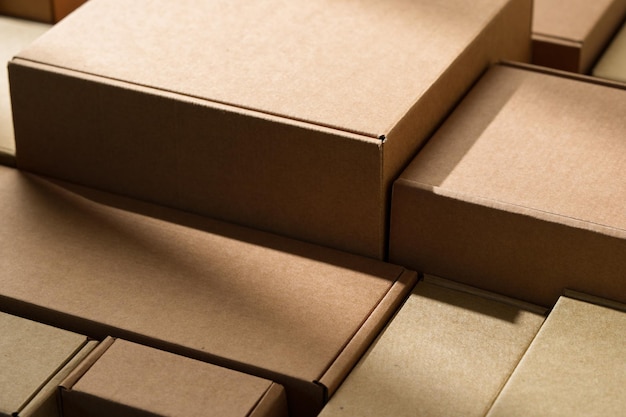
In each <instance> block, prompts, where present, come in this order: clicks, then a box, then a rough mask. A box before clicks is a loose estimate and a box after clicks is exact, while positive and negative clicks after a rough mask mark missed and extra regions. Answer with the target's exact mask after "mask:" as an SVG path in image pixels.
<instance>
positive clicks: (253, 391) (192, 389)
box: [60, 338, 287, 417]
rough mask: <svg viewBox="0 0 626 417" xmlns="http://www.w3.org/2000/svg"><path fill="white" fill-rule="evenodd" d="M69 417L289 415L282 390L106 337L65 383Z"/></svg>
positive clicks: (64, 401)
mask: <svg viewBox="0 0 626 417" xmlns="http://www.w3.org/2000/svg"><path fill="white" fill-rule="evenodd" d="M60 386H61V404H62V410H63V416H64V417H110V416H116V417H131V416H139V415H141V416H144V415H150V416H155V417H156V416H170V417H174V416H180V417H183V416H184V417H287V400H286V397H285V391H284V389H283V387H282V386H280V385H278V384H276V383H274V382H272V381H268V380H266V379H262V378H258V377H255V376H251V375H246V374H244V373H241V372H236V371H233V370H230V369H226V368H221V367H219V366H215V365H211V364H208V363H204V362H199V361H197V360H194V359H189V358H186V357H183V356H179V355H175V354H173V353H169V352H165V351H162V350H157V349H153V348H150V347H146V346H142V345H139V344H135V343H131V342H128V341H125V340H121V339H113V338H107V339H106V340H105V341H104V342H102V344H101V345H100V346H99V347H98V349H97V351H94V352H93V353H92V354H91V355H90V356H89V358H87V360H85V361H84V362H83V363H82V364H81V366H80V367H78V368H76V370H75V371H74V372H73V373H72V374H71V375H69V376H68V377H67V378H66V379H65V380H64V381H63V382H62V383H61V385H60Z"/></svg>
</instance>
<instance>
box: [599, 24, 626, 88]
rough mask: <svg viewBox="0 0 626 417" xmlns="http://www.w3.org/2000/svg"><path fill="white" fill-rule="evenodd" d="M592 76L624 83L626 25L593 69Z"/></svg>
mask: <svg viewBox="0 0 626 417" xmlns="http://www.w3.org/2000/svg"><path fill="white" fill-rule="evenodd" d="M592 74H593V75H594V76H595V77H601V78H607V79H610V80H615V81H620V82H623V83H626V24H625V25H623V26H622V28H621V29H620V30H619V32H618V33H617V35H615V38H613V40H612V41H611V43H610V44H609V46H608V47H607V48H606V51H604V53H603V54H602V56H601V57H600V59H599V60H598V63H597V64H596V66H595V67H593V71H592Z"/></svg>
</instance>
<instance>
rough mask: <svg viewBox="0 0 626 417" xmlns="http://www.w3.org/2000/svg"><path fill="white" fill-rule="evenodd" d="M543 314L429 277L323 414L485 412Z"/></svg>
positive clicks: (425, 416) (469, 416)
mask: <svg viewBox="0 0 626 417" xmlns="http://www.w3.org/2000/svg"><path fill="white" fill-rule="evenodd" d="M544 313H545V311H544V310H543V309H541V308H538V307H535V306H532V305H527V304H525V303H521V302H516V301H515V300H509V299H506V298H504V297H500V296H497V295H495V294H490V293H486V292H483V291H477V290H475V289H472V288H468V287H464V286H461V285H458V284H453V283H451V282H449V281H444V280H440V279H435V278H432V277H428V276H427V277H426V279H425V281H423V282H419V283H418V284H417V286H416V287H415V290H414V291H413V294H411V296H410V297H409V299H408V300H407V301H406V303H405V304H404V305H403V306H402V308H401V309H400V311H399V312H398V314H397V315H396V316H395V317H394V318H393V320H392V321H391V322H390V324H389V325H388V327H387V328H386V329H385V330H384V332H383V333H382V334H381V336H380V337H379V338H378V340H377V341H376V342H375V343H374V344H373V345H372V347H371V348H370V350H369V351H368V352H367V354H366V355H365V356H364V357H363V359H362V360H361V361H360V362H359V364H358V365H357V366H356V367H355V369H354V370H353V371H352V373H351V374H350V375H349V376H348V378H347V379H346V381H345V382H344V383H343V384H342V385H341V387H340V388H339V390H338V391H337V393H336V394H335V396H334V397H333V398H331V400H330V402H329V403H328V404H327V405H326V406H325V407H324V409H323V410H322V413H321V414H320V417H335V416H352V417H368V416H371V417H379V416H394V417H405V416H406V417H414V416H420V417H448V416H465V417H473V416H475V417H483V416H484V415H485V413H486V412H487V411H488V410H489V407H490V406H491V404H492V403H493V400H494V399H495V398H496V396H497V395H498V393H499V392H500V390H501V389H502V387H503V386H504V384H505V382H506V381H507V379H508V378H509V377H510V375H511V373H512V372H513V370H514V369H515V367H516V366H517V364H518V362H519V360H520V358H521V357H522V355H523V354H524V353H525V351H526V349H527V348H528V346H529V345H530V343H531V341H532V340H533V337H534V336H535V334H536V333H537V331H538V330H539V327H540V326H541V324H542V323H543V320H544V316H543V314H544Z"/></svg>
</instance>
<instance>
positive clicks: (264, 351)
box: [0, 167, 416, 417]
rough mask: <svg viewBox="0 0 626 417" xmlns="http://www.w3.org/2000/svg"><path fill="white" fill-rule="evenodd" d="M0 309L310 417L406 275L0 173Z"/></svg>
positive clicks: (396, 296) (399, 293)
mask: <svg viewBox="0 0 626 417" xmlns="http://www.w3.org/2000/svg"><path fill="white" fill-rule="evenodd" d="M0 194H1V197H0V198H1V199H2V204H1V205H0V219H1V227H0V253H1V254H2V256H1V257H0V270H1V271H3V273H2V274H0V308H2V309H5V310H10V311H13V312H19V313H20V314H22V315H24V316H30V317H33V318H37V319H39V320H42V321H47V322H49V323H52V324H56V325H59V326H63V327H66V328H69V329H74V330H77V331H78V330H80V331H81V332H84V333H85V334H87V335H90V336H92V337H94V338H98V339H102V338H104V337H106V336H108V335H110V336H114V337H120V338H124V339H127V340H129V341H133V342H137V343H142V344H145V345H148V346H152V347H155V348H160V349H163V350H167V351H172V352H174V353H178V354H182V355H184V356H189V357H192V358H195V359H200V360H203V361H206V362H210V363H214V364H216V365H220V366H225V367H228V368H232V369H235V370H239V371H242V372H246V373H250V374H253V375H256V376H260V377H262V378H266V379H269V380H272V381H276V382H277V383H280V384H281V385H283V386H284V387H285V389H286V391H287V396H288V401H289V406H290V410H291V415H292V416H296V417H298V416H304V417H306V416H314V415H315V414H316V413H317V412H318V411H319V410H320V409H321V407H322V404H323V403H324V401H325V400H326V398H327V396H330V395H332V393H333V392H334V391H335V390H336V389H337V387H338V386H339V384H340V382H341V381H342V380H343V378H344V377H345V376H346V375H347V373H348V372H349V370H350V369H351V368H352V366H353V365H354V364H355V363H356V362H357V360H358V358H359V357H360V355H361V354H362V353H363V352H364V351H365V349H366V348H367V346H368V345H369V343H371V341H372V340H373V339H374V338H375V336H376V334H377V333H378V332H379V331H380V329H381V328H382V327H383V326H384V325H385V323H386V322H387V320H388V319H389V317H390V316H391V314H393V312H394V311H395V309H396V308H397V307H398V305H399V304H400V303H401V302H402V300H403V299H404V297H405V296H406V295H407V293H408V292H409V291H410V289H411V287H412V285H413V284H414V282H415V279H416V274H415V273H414V272H410V271H407V270H405V269H404V268H402V267H399V266H396V265H391V264H388V263H384V262H381V261H377V260H373V259H370V258H364V257H359V256H355V255H350V254H347V253H344V252H339V251H335V250H331V249H327V248H323V247H318V246H314V245H310V244H306V243H302V242H299V241H295V240H291V239H287V238H283V237H278V236H275V235H271V234H267V233H263V232H259V231H256V230H252V229H246V228H242V227H238V226H234V225H231V224H227V223H221V222H217V221H214V220H211V219H208V218H205V217H201V216H195V215H191V214H188V213H184V212H179V211H175V210H171V209H167V208H164V207H161V206H155V205H150V204H144V203H141V202H138V201H134V200H131V199H125V198H120V197H116V196H114V195H110V194H106V193H100V192H96V191H94V190H91V189H87V188H80V187H77V186H71V185H69V184H64V183H61V182H54V181H51V180H47V179H44V178H41V177H37V176H34V175H29V174H25V173H21V172H20V171H17V170H14V169H11V168H6V167H0Z"/></svg>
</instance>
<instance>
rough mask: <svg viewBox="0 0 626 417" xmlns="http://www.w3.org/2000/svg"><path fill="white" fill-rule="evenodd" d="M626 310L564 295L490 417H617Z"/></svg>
mask: <svg viewBox="0 0 626 417" xmlns="http://www.w3.org/2000/svg"><path fill="white" fill-rule="evenodd" d="M625 328H626V305H624V304H619V303H614V302H610V301H608V300H606V301H605V300H600V299H597V298H594V297H587V296H586V295H584V294H575V293H571V292H570V293H568V292H566V296H563V297H561V298H560V299H559V301H558V303H557V304H556V306H555V307H554V309H553V310H552V312H551V313H550V315H549V316H548V318H547V319H546V322H545V324H544V325H543V327H542V328H541V330H540V331H539V333H538V334H537V338H536V339H535V340H534V341H533V343H532V345H531V346H530V348H529V349H528V352H527V353H526V355H524V358H523V359H522V361H521V362H520V364H519V366H518V368H517V369H516V370H515V372H514V373H513V375H512V376H511V379H510V380H509V381H508V382H507V384H506V386H505V387H504V389H503V390H502V393H501V394H500V395H499V396H498V398H497V400H496V401H495V403H494V405H493V407H492V409H491V410H490V412H489V414H487V416H488V417H504V416H506V417H518V416H520V417H521V416H549V417H558V416H562V417H583V416H585V417H586V416H621V415H623V414H624V410H626V396H624V387H625V386H626V369H625V368H624V366H625V364H626V333H625V332H624V329H625Z"/></svg>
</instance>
